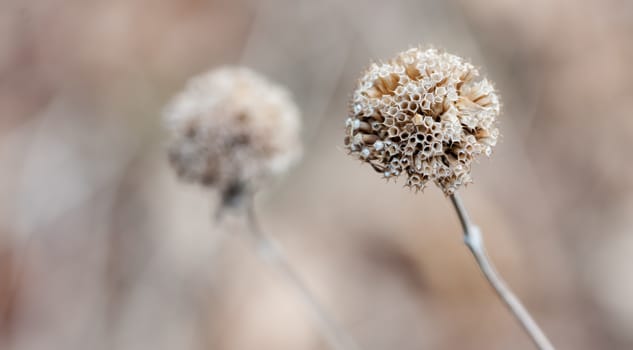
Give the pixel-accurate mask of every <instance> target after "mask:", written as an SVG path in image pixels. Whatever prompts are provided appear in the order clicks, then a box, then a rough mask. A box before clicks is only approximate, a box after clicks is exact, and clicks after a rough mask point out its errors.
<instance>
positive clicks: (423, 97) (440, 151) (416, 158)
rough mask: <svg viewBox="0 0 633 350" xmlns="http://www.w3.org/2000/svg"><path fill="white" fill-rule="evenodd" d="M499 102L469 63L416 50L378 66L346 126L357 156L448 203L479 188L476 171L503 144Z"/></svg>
mask: <svg viewBox="0 0 633 350" xmlns="http://www.w3.org/2000/svg"><path fill="white" fill-rule="evenodd" d="M499 109H500V108H499V98H498V96H497V94H496V92H495V90H494V88H493V86H492V84H491V83H490V82H489V81H488V80H486V79H480V78H479V72H478V71H477V69H475V67H474V66H473V65H472V64H470V63H469V62H466V61H465V60H464V59H462V58H461V57H458V56H455V55H452V54H449V53H446V52H442V51H439V50H437V49H433V48H431V49H427V50H423V49H421V48H412V49H409V50H407V51H405V52H402V53H400V54H398V55H397V56H396V57H394V58H392V59H390V60H389V61H387V62H385V63H373V64H372V65H371V66H370V67H369V68H368V69H367V70H366V71H365V72H364V74H363V76H362V77H361V78H360V80H359V82H358V86H357V88H356V90H355V91H354V94H353V96H352V100H351V103H350V115H349V118H347V120H346V136H345V146H346V148H347V149H348V150H349V152H350V153H351V154H352V155H354V156H356V157H357V158H358V159H360V160H361V161H363V162H367V163H369V164H370V165H371V166H372V167H373V168H374V169H375V170H376V171H378V172H380V173H382V175H383V176H384V177H385V178H387V179H389V178H392V177H394V178H397V177H398V176H399V175H402V174H404V175H406V177H407V180H406V185H407V186H409V187H411V188H414V189H416V190H423V189H424V188H425V187H426V184H427V183H428V182H432V183H435V184H436V185H437V186H438V187H440V188H441V189H442V191H444V193H445V194H446V195H451V194H453V193H454V192H455V191H456V190H457V189H458V188H459V187H460V186H462V185H466V184H468V183H470V182H472V179H471V177H470V169H471V165H472V163H473V161H474V160H475V159H477V157H479V156H480V155H482V154H483V155H486V156H489V155H490V154H491V153H492V147H494V146H495V144H496V143H497V139H498V137H499V130H498V129H497V116H498V115H499Z"/></svg>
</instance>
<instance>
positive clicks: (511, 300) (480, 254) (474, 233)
mask: <svg viewBox="0 0 633 350" xmlns="http://www.w3.org/2000/svg"><path fill="white" fill-rule="evenodd" d="M450 197H451V202H453V205H454V206H455V210H456V211H457V215H458V216H459V221H460V222H461V224H462V228H463V230H464V243H466V245H467V246H468V248H469V249H470V251H471V252H472V254H473V256H474V257H475V260H477V264H478V265H479V268H480V269H481V272H483V274H484V276H485V277H486V279H487V280H488V282H489V283H490V285H491V286H492V287H493V288H494V290H495V291H496V292H497V295H498V296H499V298H501V300H502V301H503V302H504V303H505V304H506V306H507V307H508V309H510V311H511V312H512V314H513V315H514V317H515V318H516V319H517V320H518V321H519V323H521V326H523V329H524V330H525V331H526V332H527V334H528V335H529V336H530V338H531V339H532V341H533V342H534V344H535V345H536V347H537V348H538V349H540V350H554V346H553V345H552V343H551V342H550V341H549V339H547V336H546V335H545V333H543V331H542V330H541V328H539V326H538V325H537V324H536V322H535V321H534V319H533V318H532V316H530V313H529V312H528V311H527V310H526V309H525V307H524V306H523V304H521V301H520V300H519V298H517V297H516V296H515V295H514V293H513V292H512V291H511V290H510V288H508V286H507V285H506V283H505V282H504V281H503V279H501V277H500V276H499V274H498V273H497V271H496V270H495V268H494V266H493V265H492V263H491V262H490V259H489V258H488V255H487V253H486V248H485V246H484V241H483V238H482V235H481V231H480V230H479V228H478V227H477V226H475V225H474V224H473V222H472V221H471V220H470V218H469V216H468V212H467V211H466V208H465V207H464V205H463V204H462V201H461V198H460V197H459V195H458V194H457V193H455V194H453V195H451V196H450Z"/></svg>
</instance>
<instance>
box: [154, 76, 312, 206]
mask: <svg viewBox="0 0 633 350" xmlns="http://www.w3.org/2000/svg"><path fill="white" fill-rule="evenodd" d="M164 119H165V125H166V128H167V129H168V131H169V133H170V141H169V145H168V154H169V161H170V163H171V165H172V166H173V168H174V169H175V171H176V172H177V174H178V175H179V176H180V177H181V178H182V179H184V180H186V181H189V182H194V183H200V184H202V185H204V186H208V187H213V188H216V189H218V190H219V191H220V192H221V193H222V194H223V195H224V197H225V198H224V199H225V200H231V198H236V197H238V196H239V194H241V192H242V191H243V190H244V189H245V188H250V189H254V188H255V187H258V186H259V185H261V184H262V183H264V182H265V181H266V180H268V179H269V178H270V177H272V176H274V175H277V174H279V173H281V172H283V171H284V170H286V169H287V168H288V167H289V166H290V165H291V164H292V163H293V162H294V161H295V160H296V159H297V158H298V157H299V155H300V154H301V144H300V139H299V126H300V125H299V124H300V121H299V111H298V108H297V106H296V105H295V104H294V102H293V101H292V99H291V97H290V94H289V92H288V91H287V90H286V89H285V88H283V87H281V86H279V85H277V84H274V83H272V82H270V81H269V80H267V79H266V78H264V77H262V76H261V75H259V74H257V73H255V72H253V71H252V70H250V69H247V68H242V67H224V68H219V69H216V70H212V71H210V72H207V73H205V74H202V75H200V76H198V77H195V78H192V79H191V80H190V81H189V82H188V83H187V86H186V87H185V89H184V91H182V92H181V93H180V94H178V95H177V96H176V97H175V98H174V99H173V100H172V101H171V102H170V103H169V104H168V105H167V107H166V108H165V111H164Z"/></svg>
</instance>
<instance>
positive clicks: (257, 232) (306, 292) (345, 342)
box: [245, 198, 359, 350]
mask: <svg viewBox="0 0 633 350" xmlns="http://www.w3.org/2000/svg"><path fill="white" fill-rule="evenodd" d="M245 204H246V203H245ZM246 205H247V207H248V208H247V213H246V216H247V220H248V227H249V229H248V231H249V234H250V235H251V237H252V238H253V240H254V241H255V243H256V244H257V248H258V252H259V253H260V255H261V256H262V257H263V258H264V259H266V260H267V261H268V262H269V263H271V264H272V265H273V266H274V267H276V268H277V270H278V271H279V272H280V273H281V275H282V276H283V277H284V278H285V279H286V280H287V281H288V283H289V284H290V285H292V286H293V287H294V288H295V289H296V291H297V292H298V293H299V295H300V296H301V298H302V300H303V302H304V303H305V304H306V306H307V307H308V309H310V311H311V312H312V316H313V317H314V320H315V321H316V322H317V323H318V326H319V327H320V329H321V332H322V333H323V335H324V336H325V338H326V339H327V341H328V343H329V344H330V346H331V347H332V348H333V349H336V350H358V349H359V347H358V346H357V345H356V344H355V342H354V341H353V340H352V338H351V337H349V336H348V335H347V333H345V332H344V331H343V329H342V328H341V327H340V326H339V325H338V324H337V323H336V322H335V321H334V319H333V318H332V317H331V316H330V315H329V314H328V313H327V312H326V311H325V309H324V308H323V306H321V304H320V303H319V302H318V301H317V299H316V297H315V296H314V295H313V294H312V293H311V292H310V289H309V288H308V287H307V285H306V284H305V283H304V282H303V280H302V279H301V278H300V277H299V275H298V274H297V272H296V271H295V270H294V269H293V267H292V265H291V264H290V263H289V262H288V260H287V259H286V257H285V256H284V254H283V251H282V250H281V248H280V247H279V246H278V245H277V243H276V242H275V241H274V240H273V239H272V238H271V237H270V236H268V235H266V234H265V233H264V232H263V231H262V229H261V227H260V225H259V222H258V220H257V215H256V214H255V208H254V205H253V201H252V198H251V199H250V200H249V202H248V203H247V204H246Z"/></svg>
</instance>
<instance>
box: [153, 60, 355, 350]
mask: <svg viewBox="0 0 633 350" xmlns="http://www.w3.org/2000/svg"><path fill="white" fill-rule="evenodd" d="M164 120H165V125H166V128H167V131H168V132H169V138H170V140H169V144H168V146H167V151H168V155H169V161H170V164H171V165H172V167H173V169H174V170H175V172H176V173H177V174H178V175H179V177H180V178H182V179H183V180H184V181H188V182H193V183H198V184H201V185H203V186H205V187H208V188H212V189H215V190H217V191H219V192H220V193H221V195H222V201H221V203H220V205H219V209H218V210H217V211H216V215H215V220H216V224H217V223H219V222H220V221H221V219H222V218H223V215H222V214H224V212H225V210H224V209H229V208H230V209H234V210H236V211H237V212H238V213H239V214H242V215H243V216H244V219H245V221H246V222H245V224H246V228H245V232H246V233H247V234H248V236H249V237H250V238H252V239H253V240H254V242H255V244H256V246H257V251H258V252H259V253H260V256H261V257H263V258H265V259H266V261H267V262H269V263H271V264H272V265H273V266H274V267H275V268H276V269H277V271H278V272H279V273H280V274H281V275H282V276H283V277H284V278H285V279H286V280H287V281H288V283H289V284H290V285H291V286H293V287H294V288H295V289H296V291H297V293H298V294H299V295H300V296H301V297H302V300H303V301H304V303H305V304H306V306H307V307H308V308H309V309H310V310H311V311H312V316H314V318H315V321H316V322H317V324H318V326H319V327H320V329H321V331H322V332H323V334H324V336H325V337H326V340H327V341H328V342H329V344H330V346H331V347H332V348H333V349H336V350H354V349H356V345H355V343H354V342H353V340H352V339H351V337H349V336H348V335H347V334H346V333H345V332H344V331H343V329H342V328H341V327H340V326H339V325H338V324H337V323H336V322H335V321H334V319H333V318H332V317H331V316H330V315H329V313H328V312H327V311H326V310H325V308H324V307H323V306H321V304H320V303H319V302H318V301H317V299H316V297H314V295H313V293H312V292H311V291H310V289H309V288H308V286H307V285H306V284H305V283H304V282H303V280H302V279H301V277H300V276H299V274H298V273H297V272H296V271H295V269H294V268H293V266H292V264H290V262H289V261H288V260H287V259H286V257H285V254H284V253H283V251H282V249H281V247H280V246H279V245H278V244H277V243H276V242H275V240H274V239H273V238H272V237H271V236H269V235H267V234H266V233H265V232H264V231H263V230H262V229H261V226H260V225H259V223H258V220H257V216H256V214H255V210H254V202H253V200H254V195H255V193H256V192H257V191H258V190H259V189H260V188H261V187H262V186H263V185H265V184H266V183H268V182H269V181H270V180H271V179H272V178H273V177H275V176H276V175H279V174H281V173H283V172H284V171H286V170H287V169H288V168H289V166H290V165H291V164H292V163H293V162H294V161H296V160H297V159H298V158H299V155H300V154H301V142H300V133H299V124H300V118H299V109H298V108H297V106H296V105H295V103H294V102H293V100H292V98H291V97H290V93H289V92H288V91H287V90H286V89H285V88H284V87H282V86H280V85H278V84H275V83H273V82H271V81H269V80H268V79H266V78H265V77H263V76H261V75H259V74H258V73H256V72H254V71H252V70H250V69H248V68H244V67H225V68H219V69H216V70H212V71H210V72H207V73H205V74H202V75H200V76H198V77H194V78H192V79H191V80H190V81H189V82H188V83H187V86H186V87H185V89H184V91H182V92H181V93H179V94H178V95H177V96H176V97H175V98H174V99H173V100H172V101H171V102H170V103H169V104H168V105H167V107H166V108H165V111H164Z"/></svg>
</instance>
